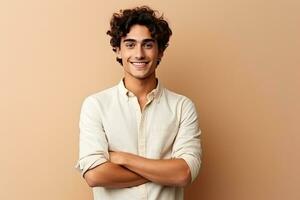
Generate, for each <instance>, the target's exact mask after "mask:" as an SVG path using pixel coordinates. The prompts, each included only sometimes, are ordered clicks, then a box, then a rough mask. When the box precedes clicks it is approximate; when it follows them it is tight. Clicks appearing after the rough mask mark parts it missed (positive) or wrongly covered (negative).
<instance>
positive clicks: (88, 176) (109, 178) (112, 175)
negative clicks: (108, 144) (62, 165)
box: [84, 162, 148, 188]
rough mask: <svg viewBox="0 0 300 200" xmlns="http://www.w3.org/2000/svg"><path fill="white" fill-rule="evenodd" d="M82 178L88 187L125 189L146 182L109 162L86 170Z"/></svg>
mask: <svg viewBox="0 0 300 200" xmlns="http://www.w3.org/2000/svg"><path fill="white" fill-rule="evenodd" d="M84 178H85V180H86V182H87V183H88V185H89V186H90V187H97V186H100V187H106V188H125V187H133V186H138V185H141V184H144V183H146V182H148V180H147V179H145V178H143V177H141V176H140V175H138V174H136V173H134V172H132V171H130V170H128V169H126V168H124V167H122V166H119V165H116V164H114V163H111V162H106V163H103V164H102V165H99V166H97V167H95V168H93V169H90V170H88V171H87V172H86V173H85V174H84Z"/></svg>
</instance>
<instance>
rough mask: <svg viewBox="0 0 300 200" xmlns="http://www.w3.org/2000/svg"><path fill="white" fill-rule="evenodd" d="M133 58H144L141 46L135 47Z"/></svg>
mask: <svg viewBox="0 0 300 200" xmlns="http://www.w3.org/2000/svg"><path fill="white" fill-rule="evenodd" d="M135 58H136V59H139V60H140V59H144V58H145V52H144V49H143V47H142V45H137V46H136V52H135Z"/></svg>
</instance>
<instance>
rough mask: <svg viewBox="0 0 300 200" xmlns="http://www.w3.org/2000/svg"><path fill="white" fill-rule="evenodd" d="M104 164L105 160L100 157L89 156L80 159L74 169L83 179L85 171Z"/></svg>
mask: <svg viewBox="0 0 300 200" xmlns="http://www.w3.org/2000/svg"><path fill="white" fill-rule="evenodd" d="M105 162H107V159H106V158H104V157H102V156H100V155H90V156H86V157H84V158H81V159H80V160H79V161H78V162H77V164H76V166H75V168H76V169H77V170H78V171H79V172H80V173H81V176H82V177H83V176H84V174H85V172H86V171H88V170H89V169H92V168H95V167H97V166H98V165H101V164H103V163H105ZM83 178H84V177H83Z"/></svg>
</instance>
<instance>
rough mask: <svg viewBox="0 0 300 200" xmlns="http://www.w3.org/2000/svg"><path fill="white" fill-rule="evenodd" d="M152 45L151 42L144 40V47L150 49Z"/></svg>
mask: <svg viewBox="0 0 300 200" xmlns="http://www.w3.org/2000/svg"><path fill="white" fill-rule="evenodd" d="M153 46H154V44H153V42H146V43H145V44H144V47H145V48H146V49H151V48H153Z"/></svg>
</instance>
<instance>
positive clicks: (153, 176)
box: [84, 152, 191, 188]
mask: <svg viewBox="0 0 300 200" xmlns="http://www.w3.org/2000/svg"><path fill="white" fill-rule="evenodd" d="M84 178H85V180H86V182H87V183H88V185H89V186H90V187H96V186H101V187H106V188H124V187H132V186H137V185H140V184H143V183H146V182H148V181H151V182H154V183H157V184H160V185H168V186H180V187H183V186H185V185H187V184H188V183H190V182H191V172H190V169H189V167H188V165H187V163H186V162H185V161H184V160H183V159H166V160H158V159H147V158H144V157H141V156H137V155H134V154H130V153H125V152H110V161H109V162H106V163H103V164H102V165H99V166H97V167H95V168H93V169H91V170H88V171H87V172H86V173H85V174H84Z"/></svg>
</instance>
